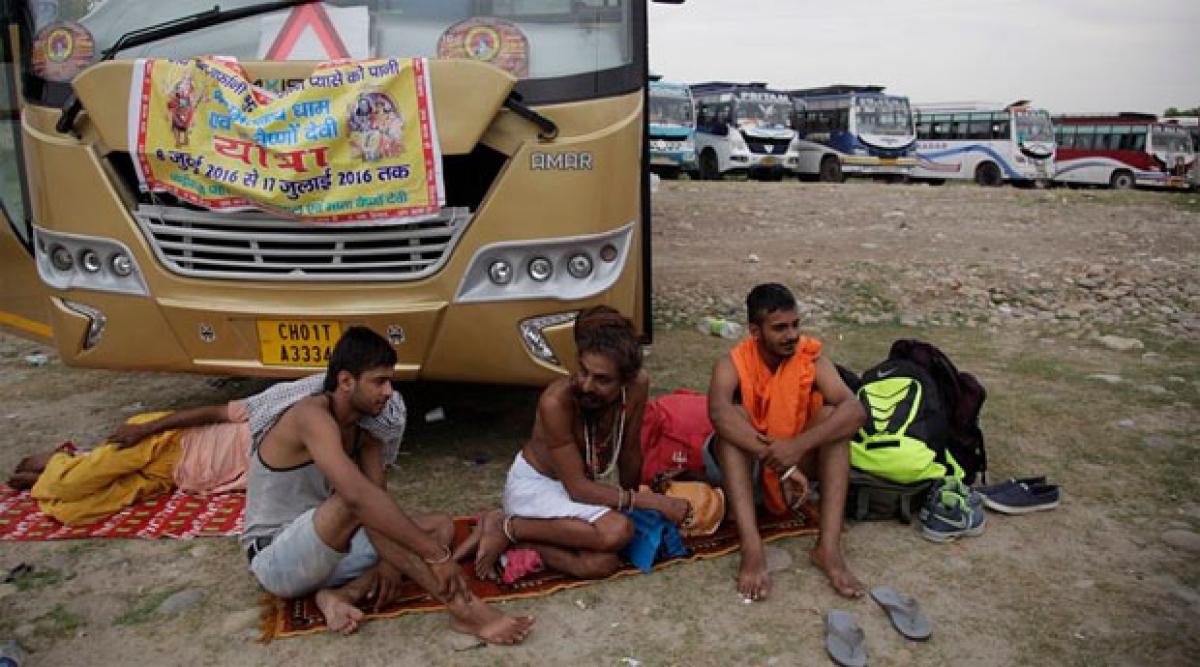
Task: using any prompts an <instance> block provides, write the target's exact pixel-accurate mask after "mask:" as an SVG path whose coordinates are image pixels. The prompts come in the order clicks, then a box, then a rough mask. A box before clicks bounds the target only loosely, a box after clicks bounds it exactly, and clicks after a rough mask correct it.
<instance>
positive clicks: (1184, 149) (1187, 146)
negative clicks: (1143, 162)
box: [1150, 127, 1192, 154]
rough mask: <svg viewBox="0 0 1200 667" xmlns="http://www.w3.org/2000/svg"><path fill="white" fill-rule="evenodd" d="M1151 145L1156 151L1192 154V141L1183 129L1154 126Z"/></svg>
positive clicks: (1151, 132) (1151, 131)
mask: <svg viewBox="0 0 1200 667" xmlns="http://www.w3.org/2000/svg"><path fill="white" fill-rule="evenodd" d="M1150 145H1151V146H1153V148H1154V150H1155V151H1162V152H1167V153H1185V154H1191V152H1192V141H1191V138H1190V137H1189V136H1188V135H1187V132H1186V131H1184V130H1183V129H1175V128H1171V129H1167V128H1157V127H1156V128H1152V129H1151V130H1150Z"/></svg>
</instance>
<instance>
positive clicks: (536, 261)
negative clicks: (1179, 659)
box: [529, 257, 554, 283]
mask: <svg viewBox="0 0 1200 667" xmlns="http://www.w3.org/2000/svg"><path fill="white" fill-rule="evenodd" d="M552 275H554V264H552V263H551V262H550V260H548V259H546V258H545V257H534V258H533V259H532V260H530V262H529V277H530V278H533V279H534V280H536V281H538V282H539V283H544V282H546V281H547V280H550V276H552Z"/></svg>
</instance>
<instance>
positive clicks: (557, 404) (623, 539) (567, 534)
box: [455, 306, 689, 579]
mask: <svg viewBox="0 0 1200 667" xmlns="http://www.w3.org/2000/svg"><path fill="white" fill-rule="evenodd" d="M575 346H576V351H577V353H578V362H579V363H578V365H579V368H578V370H577V371H576V372H575V373H573V374H572V375H571V376H570V377H567V378H562V379H560V380H556V381H555V382H553V383H551V384H550V386H548V387H546V389H545V391H543V392H542V395H541V397H540V398H539V399H538V405H537V417H536V419H535V421H534V425H533V434H532V436H531V437H530V438H529V441H528V442H527V443H526V444H525V446H524V447H523V448H522V449H521V451H520V452H519V453H518V454H517V456H516V459H515V460H514V461H513V464H512V467H511V468H510V469H509V471H508V480H507V481H506V483H505V486H504V507H503V509H499V510H494V511H492V512H489V513H487V514H484V515H483V517H482V519H481V520H480V522H479V525H478V526H477V528H476V530H475V532H474V533H473V534H472V536H471V539H469V540H468V541H467V542H465V543H464V544H463V545H461V546H460V548H459V549H458V551H457V552H456V553H455V557H456V559H457V558H463V557H465V556H467V555H469V554H470V553H471V552H472V551H474V552H475V569H476V573H477V574H478V575H479V576H480V577H486V578H495V577H496V576H497V573H496V562H497V559H498V558H499V556H500V555H501V553H503V552H504V551H505V550H507V549H509V548H510V547H514V546H515V547H521V548H528V549H532V550H534V551H535V552H537V555H538V556H540V558H541V561H542V563H543V564H544V565H546V566H549V567H551V568H553V569H555V570H558V571H560V572H565V573H567V574H570V575H572V576H575V577H579V578H584V579H593V578H600V577H605V576H608V575H609V574H611V573H613V572H614V571H616V570H617V569H618V568H619V567H621V560H620V558H619V557H618V555H617V554H618V553H619V552H620V551H621V549H623V548H624V547H625V545H626V544H628V543H629V541H630V540H631V539H632V538H633V532H634V531H633V522H632V521H630V519H629V518H628V517H627V516H625V514H623V513H622V510H631V509H635V508H643V509H652V510H658V511H659V512H661V513H662V514H663V516H664V517H665V518H666V519H667V520H668V521H670V522H671V523H674V524H679V523H681V522H682V521H683V520H684V519H685V518H686V517H687V514H688V511H689V505H688V503H687V501H685V500H681V499H678V498H669V497H667V496H664V495H661V494H658V493H652V492H649V491H638V490H637V489H638V480H639V477H640V475H641V468H642V450H641V430H642V413H643V411H644V410H645V407H646V398H647V395H648V393H649V389H650V379H649V376H648V375H647V374H646V372H645V371H644V370H642V352H641V347H640V344H639V343H638V340H637V336H636V334H635V333H634V330H633V324H632V323H631V322H630V321H629V320H628V319H627V318H625V317H623V316H622V315H621V314H620V313H618V312H617V311H615V310H613V309H612V308H609V307H607V306H595V307H593V308H589V309H587V310H585V311H583V312H581V313H580V314H579V316H578V317H577V318H576V320H575ZM614 510H616V511H614Z"/></svg>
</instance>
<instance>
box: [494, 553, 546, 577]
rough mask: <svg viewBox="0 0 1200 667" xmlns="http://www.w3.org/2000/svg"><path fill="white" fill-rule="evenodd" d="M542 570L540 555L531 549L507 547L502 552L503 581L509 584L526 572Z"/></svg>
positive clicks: (531, 572)
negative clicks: (506, 549) (507, 548)
mask: <svg viewBox="0 0 1200 667" xmlns="http://www.w3.org/2000/svg"><path fill="white" fill-rule="evenodd" d="M541 571H542V557H541V556H540V555H538V552H536V551H534V550H533V549H509V550H508V551H505V552H504V575H503V579H504V583H506V584H511V583H514V582H516V581H517V580H519V579H520V578H521V577H524V576H525V575H527V574H533V573H534V572H541Z"/></svg>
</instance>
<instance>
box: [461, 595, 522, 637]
mask: <svg viewBox="0 0 1200 667" xmlns="http://www.w3.org/2000/svg"><path fill="white" fill-rule="evenodd" d="M449 611H450V629H451V630H454V631H455V632H461V633H463V634H466V635H474V636H476V637H479V638H480V639H482V640H483V641H485V642H488V643H490V644H520V643H521V642H523V641H525V637H527V636H528V635H529V633H530V631H531V630H533V617H532V616H509V615H507V614H505V613H503V612H501V611H500V610H499V609H496V608H495V607H492V606H491V605H489V604H487V603H486V602H484V601H483V600H480V599H479V598H477V597H475V596H474V595H472V596H471V600H470V601H469V602H464V603H458V604H453V605H451V606H450V609H449Z"/></svg>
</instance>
